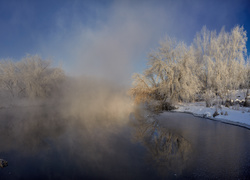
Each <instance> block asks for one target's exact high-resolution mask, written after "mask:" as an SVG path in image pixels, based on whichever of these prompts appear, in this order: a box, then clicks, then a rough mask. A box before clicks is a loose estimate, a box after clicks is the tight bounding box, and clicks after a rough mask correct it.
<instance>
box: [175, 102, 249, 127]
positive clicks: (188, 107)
mask: <svg viewBox="0 0 250 180" xmlns="http://www.w3.org/2000/svg"><path fill="white" fill-rule="evenodd" d="M176 107H177V109H175V110H173V111H174V112H185V113H191V114H193V115H194V116H199V117H204V118H208V119H211V120H216V121H221V122H224V123H229V124H234V125H238V126H242V127H246V128H249V129H250V108H249V107H248V108H247V107H239V106H231V107H229V108H228V107H225V106H221V108H218V109H217V112H218V113H219V115H217V116H215V117H213V114H214V112H215V111H216V107H206V106H205V102H196V103H181V104H177V105H176Z"/></svg>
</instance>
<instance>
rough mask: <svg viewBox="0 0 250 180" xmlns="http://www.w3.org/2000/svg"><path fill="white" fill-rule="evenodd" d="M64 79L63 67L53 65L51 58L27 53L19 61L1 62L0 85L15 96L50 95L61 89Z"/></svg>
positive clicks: (2, 89)
mask: <svg viewBox="0 0 250 180" xmlns="http://www.w3.org/2000/svg"><path fill="white" fill-rule="evenodd" d="M63 79H64V72H63V70H62V69H61V68H54V67H52V66H51V62H50V61H49V60H43V59H41V58H40V57H39V56H37V55H35V56H31V55H27V56H26V57H25V58H23V59H22V60H21V61H19V62H12V61H10V60H3V61H1V62H0V87H1V91H2V93H5V92H6V91H7V92H8V93H10V94H11V95H12V96H13V97H17V96H18V97H20V96H22V97H29V98H35V97H48V96H50V95H52V93H53V92H55V91H57V90H59V85H60V83H61V82H62V81H63Z"/></svg>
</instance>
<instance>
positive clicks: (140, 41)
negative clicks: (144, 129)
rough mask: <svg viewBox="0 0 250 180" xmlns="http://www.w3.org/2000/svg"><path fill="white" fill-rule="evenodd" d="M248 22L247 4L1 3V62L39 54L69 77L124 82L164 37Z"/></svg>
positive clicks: (210, 0)
mask: <svg viewBox="0 0 250 180" xmlns="http://www.w3.org/2000/svg"><path fill="white" fill-rule="evenodd" d="M249 19H250V1H248V0H235V1H230V0H228V1H226V0H207V1H206V0H205V1H200V0H183V1H181V0H175V1H160V0H159V1H158V0H152V1H149V0H145V1H143V0H136V1H133V0H130V1H129V0H127V1H126V0H116V1H105V0H100V1H95V0H75V1H74V0H49V1H47V0H40V1H38V0H16V1H15V0H0V27H1V28H0V58H1V59H6V58H11V59H14V60H15V61H17V60H20V59H21V58H23V57H24V56H25V55H26V54H27V53H29V54H38V55H40V56H41V57H43V58H45V59H46V58H50V59H52V60H53V61H54V62H55V64H62V66H63V68H64V69H65V70H66V72H67V73H69V74H77V75H79V74H80V75H94V74H95V75H97V76H104V77H107V78H110V79H115V80H117V81H126V80H127V79H129V77H130V76H131V73H133V72H141V71H142V70H143V68H145V66H146V62H147V54H148V53H149V52H150V51H151V50H152V49H155V48H156V47H157V46H158V42H159V41H160V40H161V39H163V38H164V37H165V36H166V35H169V36H173V37H176V38H177V39H178V40H183V41H185V42H186V43H187V44H190V43H191V41H192V39H193V38H194V36H195V34H196V32H198V31H200V30H201V28H202V26H204V25H206V26H207V28H208V29H210V30H214V29H215V30H217V32H218V31H220V29H221V28H222V26H225V29H226V30H227V31H230V29H232V28H233V27H234V26H235V25H237V24H238V25H243V26H244V28H245V30H246V31H247V32H248V33H250V21H249ZM247 47H248V49H250V48H249V47H250V42H248V43H247ZM249 51H250V50H249ZM248 54H249V52H248Z"/></svg>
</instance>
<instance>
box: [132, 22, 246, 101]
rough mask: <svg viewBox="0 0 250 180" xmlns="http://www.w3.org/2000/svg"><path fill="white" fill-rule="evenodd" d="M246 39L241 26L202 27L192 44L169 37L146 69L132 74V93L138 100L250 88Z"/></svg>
mask: <svg viewBox="0 0 250 180" xmlns="http://www.w3.org/2000/svg"><path fill="white" fill-rule="evenodd" d="M246 42H247V35H246V31H245V30H244V28H243V27H240V26H236V27H234V28H233V29H232V30H231V32H226V31H225V29H224V28H222V30H221V31H220V33H219V34H217V33H216V31H209V30H208V29H207V28H206V27H203V28H202V30H201V31H200V32H198V33H197V34H196V36H195V38H194V40H193V42H192V44H191V45H190V46H187V45H186V44H185V43H184V42H177V41H176V40H175V39H173V38H170V37H167V38H166V39H165V41H162V42H160V47H159V48H157V49H156V50H155V51H153V52H152V53H150V54H149V58H148V67H147V69H145V70H144V72H143V73H142V74H134V75H133V79H134V81H133V87H132V88H131V89H130V94H131V96H132V97H133V98H134V100H135V102H136V103H141V102H149V101H152V100H153V101H154V100H158V101H159V102H162V103H165V102H174V101H175V102H176V101H178V102H180V101H182V102H183V101H185V102H190V101H194V100H197V98H203V99H204V100H206V102H207V105H209V103H208V102H209V99H211V98H212V97H215V96H217V97H218V96H219V97H220V98H221V99H222V100H225V99H227V98H230V95H231V94H230V92H233V91H230V90H236V89H243V88H244V89H248V88H250V64H249V58H248V57H247V48H246Z"/></svg>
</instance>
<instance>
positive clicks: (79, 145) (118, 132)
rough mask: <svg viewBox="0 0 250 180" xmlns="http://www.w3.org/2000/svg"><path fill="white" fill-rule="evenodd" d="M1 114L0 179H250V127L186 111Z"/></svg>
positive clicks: (28, 111)
mask: <svg viewBox="0 0 250 180" xmlns="http://www.w3.org/2000/svg"><path fill="white" fill-rule="evenodd" d="M113 118H114V117H112V116H111V115H109V114H107V115H102V116H94V117H91V121H90V119H82V118H80V117H73V116H65V115H62V114H61V113H59V112H58V111H56V110H54V109H53V108H41V107H40V108H33V109H30V108H12V109H2V110H0V158H2V159H5V160H7V161H8V163H9V166H8V167H5V168H2V169H0V179H1V180H2V179H25V180H27V179H249V178H250V130H248V129H244V128H240V127H236V126H232V125H228V124H223V123H218V122H214V121H211V120H206V119H201V118H197V117H193V116H192V115H189V114H183V113H168V112H166V113H163V114H162V115H161V116H154V117H152V116H151V115H148V113H146V112H143V111H140V110H137V111H135V112H133V113H131V114H130V115H129V117H128V118H124V119H121V120H119V119H113Z"/></svg>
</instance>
